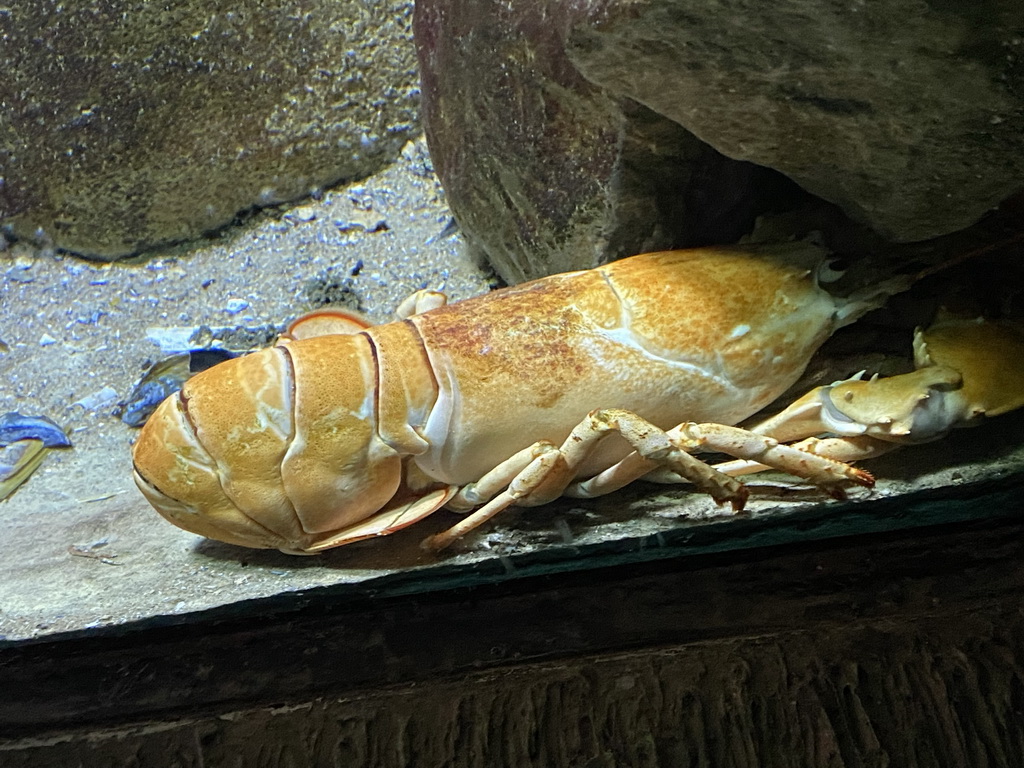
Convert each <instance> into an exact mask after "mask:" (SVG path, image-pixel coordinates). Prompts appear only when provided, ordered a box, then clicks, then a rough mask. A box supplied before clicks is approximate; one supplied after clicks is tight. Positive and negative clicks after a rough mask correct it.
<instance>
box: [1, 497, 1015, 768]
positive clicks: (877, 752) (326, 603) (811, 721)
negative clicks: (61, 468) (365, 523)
mask: <svg viewBox="0 0 1024 768" xmlns="http://www.w3.org/2000/svg"><path fill="white" fill-rule="evenodd" d="M979 498H982V499H984V498H986V496H985V494H984V493H982V494H980V496H979ZM987 498H988V499H990V501H989V503H990V504H992V503H993V502H992V501H991V499H992V498H993V497H991V496H989V497H987ZM944 503H946V502H937V501H933V502H932V505H942V504H944ZM950 503H956V502H955V501H951V502H950ZM928 508H929V505H927V504H917V505H913V504H912V505H905V506H904V507H903V508H902V512H901V514H904V515H908V516H921V515H927V514H928ZM894 514H896V513H895V512H894ZM1022 533H1024V523H1022V522H1021V521H1020V519H1019V518H1015V519H1007V520H988V521H985V522H984V523H981V524H979V523H974V524H970V525H956V526H949V525H946V526H941V527H933V528H926V529H917V530H914V531H902V532H897V533H893V534H889V535H885V536H871V537H864V536H861V537H853V538H842V539H837V540H833V541H831V542H829V541H819V542H815V543H813V544H804V545H800V546H788V547H770V548H766V549H763V550H757V551H751V552H747V553H743V552H739V551H730V552H728V553H722V554H720V555H712V556H705V557H691V558H681V559H677V560H676V559H674V560H671V561H665V562H663V563H648V564H646V565H644V566H639V567H637V566H623V567H613V568H607V569H596V570H591V571H581V572H578V573H576V574H571V575H570V574H562V575H561V576H555V575H549V576H546V577H543V578H538V579H521V580H519V581H514V582H509V583H506V584H504V585H501V586H496V587H495V586H492V587H480V588H477V589H472V588H471V589H455V590H446V591H441V592H434V593H429V594H418V595H416V594H414V595H396V596H393V597H390V598H389V597H387V596H385V595H384V594H379V595H374V596H372V597H371V598H368V599H358V600H348V601H345V600H339V599H338V597H337V595H332V594H328V593H322V592H321V593H320V594H317V593H316V592H317V591H316V590H311V591H310V592H308V593H304V594H301V595H297V596H296V597H297V600H298V603H299V605H297V606H295V605H292V602H293V601H291V600H288V601H287V602H286V603H285V604H282V605H279V606H278V607H279V609H280V610H278V611H274V610H270V608H269V606H266V605H264V606H263V607H262V608H260V607H259V606H258V604H257V603H256V601H253V602H251V603H249V604H244V603H242V604H239V605H237V606H234V608H233V609H232V610H231V611H227V612H221V613H220V614H219V619H218V617H217V615H212V614H211V615H207V616H202V615H198V616H195V617H193V618H192V619H191V620H190V621H188V622H187V623H184V624H177V625H174V624H167V623H154V624H150V625H149V626H148V627H140V628H138V629H136V630H135V631H131V630H128V631H114V632H101V633H97V634H93V633H79V634H77V635H69V636H65V637H63V638H60V637H58V638H53V639H52V640H49V641H45V642H42V643H37V642H29V643H14V644H4V643H0V690H2V691H3V694H2V695H0V765H3V766H4V768H33V767H35V766H40V767H42V766H53V765H78V766H148V765H158V766H167V765H175V766H197V767H198V766H204V767H205V768H212V767H214V766H253V767H254V768H264V767H266V768H271V767H273V768H279V767H280V768H284V767H285V766H287V767H289V768H299V767H301V766H362V765H366V766H375V767H378V768H387V767H388V766H501V767H502V768H504V767H505V766H527V765H543V766H559V767H561V766H579V767H581V768H584V767H586V768H605V767H607V768H613V767H615V768H618V767H620V766H647V767H649V768H656V767H660V768H680V767H682V766H686V767H688V768H728V767H730V766H736V767H737V768H739V767H741V766H742V767H744V768H746V767H747V766H749V767H750V768H754V767H756V768H775V767H778V768H803V767H804V766H806V767H807V768H820V766H830V767H831V768H846V767H851V768H852V767H853V766H858V767H861V766H873V767H874V766H877V767H878V768H883V767H884V766H914V767H915V768H930V767H932V766H957V767H961V766H962V767H963V768H977V767H978V766H996V767H1002V766H1005V767H1006V768H1010V767H1011V766H1019V765H1020V764H1021V755H1024V718H1022V717H1021V712H1022V711H1024V614H1022V612H1021V610H1020V594H1021V590H1022V584H1024V568H1021V565H1022V564H1024V535H1022ZM384 591H386V590H384ZM288 605H292V607H291V608H288V607H287V606H288Z"/></svg>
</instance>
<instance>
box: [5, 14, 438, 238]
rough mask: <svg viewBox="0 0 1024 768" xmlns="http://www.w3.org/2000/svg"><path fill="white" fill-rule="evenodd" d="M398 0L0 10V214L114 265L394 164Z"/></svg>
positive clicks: (410, 85)
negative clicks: (140, 252) (262, 207)
mask: <svg viewBox="0 0 1024 768" xmlns="http://www.w3.org/2000/svg"><path fill="white" fill-rule="evenodd" d="M411 15H412V9H411V7H410V4H409V3H408V2H406V0H388V2H385V3H373V4H369V5H368V4H366V3H361V2H356V0H341V1H340V2H313V3H306V4H303V5H301V6H297V5H295V4H294V3H287V2H279V0H271V2H249V1H247V0H243V2H235V3H230V4H225V3H221V2H213V3H210V2H190V3H175V4H172V5H167V4H164V3H145V2H137V1H135V0H114V1H113V2H106V3H99V4H92V5H82V4H70V5H68V4H63V3H57V2H55V1H53V0H40V1H39V2H32V3H21V4H18V5H17V6H13V7H11V8H9V9H3V10H0V33H2V34H0V40H2V41H3V45H2V46H0V71H2V72H3V77H2V78H0V105H2V108H0V177H2V178H0V221H2V222H3V223H4V224H6V225H7V226H9V227H10V228H11V230H12V231H13V232H14V233H16V234H18V235H20V236H24V237H39V238H41V239H43V240H44V241H48V242H52V243H53V244H54V245H56V246H57V247H60V248H65V249H68V250H71V251H74V252H78V253H82V254H86V255H92V256H96V257H101V258H116V257H118V256H121V255H125V254H129V253H132V252H135V251H138V250H140V249H144V248H146V247H149V246H152V245H155V244H159V243H163V242H168V241H176V240H183V239H187V238H194V237H196V236H198V235H200V234H202V233H203V232H206V231H209V230H212V229H216V228H218V227H221V226H223V225H224V224H227V223H229V222H230V221H231V220H232V219H233V218H234V217H235V216H236V215H237V214H238V212H239V211H242V210H245V209H247V208H250V207H252V206H255V205H261V204H262V205H265V204H271V203H275V202H280V201H284V200H290V199H295V198H297V197H301V196H304V195H307V194H309V193H310V191H311V190H315V189H318V188H321V187H323V186H324V185H327V184H330V183H333V182H337V181H339V180H342V179H347V178H354V177H361V176H365V175H367V174H369V173H371V172H373V171H374V170H376V169H378V168H379V167H381V166H382V165H383V164H384V163H385V162H387V161H389V160H391V159H393V158H394V157H395V156H396V155H397V153H398V151H399V150H400V149H401V147H402V145H403V144H404V143H405V141H407V140H408V139H409V138H410V136H411V134H412V133H413V132H414V131H415V129H416V127H417V123H418V85H417V75H416V63H415V52H414V49H413V45H412V41H411V36H412V32H411Z"/></svg>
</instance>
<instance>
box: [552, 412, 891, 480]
mask: <svg viewBox="0 0 1024 768" xmlns="http://www.w3.org/2000/svg"><path fill="white" fill-rule="evenodd" d="M667 435H668V437H669V439H671V440H672V442H673V443H675V444H676V445H678V446H679V447H681V448H683V449H684V450H686V451H693V452H700V451H714V452H720V453H728V454H730V455H732V456H737V457H742V458H740V459H739V460H738V461H735V462H727V463H725V464H716V465H715V466H714V467H712V469H714V470H715V471H717V472H721V473H722V474H726V475H729V476H734V475H740V474H746V473H747V472H760V471H763V470H765V469H778V470H781V471H783V472H787V473H789V474H791V475H796V476H797V477H802V478H805V479H807V480H809V481H811V482H812V483H814V484H815V485H817V486H819V487H821V488H824V489H825V490H826V491H828V492H829V494H831V495H832V496H834V497H836V498H842V497H843V495H844V494H843V487H844V486H846V485H849V484H851V483H855V484H858V485H863V486H866V487H871V486H872V485H874V478H872V476H871V475H870V474H869V473H868V472H865V471H864V470H861V469H857V468H856V467H851V466H848V465H847V464H846V463H845V461H854V460H857V459H861V458H865V456H864V455H863V450H862V451H861V452H857V451H854V450H850V451H848V452H847V453H845V454H844V453H843V452H842V451H839V450H838V449H837V448H836V447H835V446H833V445H832V444H831V442H832V441H819V442H822V443H828V444H827V445H824V446H822V450H813V449H812V448H811V446H810V445H809V444H810V441H805V443H801V444H798V445H783V444H780V443H779V442H778V441H777V440H775V439H774V438H772V437H768V436H765V435H761V434H758V433H756V432H754V431H752V430H746V429H741V428H740V427H729V426H725V425H722V424H693V423H688V424H680V425H679V426H678V427H675V428H674V429H671V430H669V431H668V433H667ZM835 442H845V441H843V440H837V441H835ZM873 442H880V441H873ZM854 445H855V441H852V440H851V448H852V447H853V446H854ZM866 449H867V446H865V447H864V450H866ZM871 455H877V453H875V454H871ZM747 468H749V469H747ZM737 470H738V471H737ZM744 470H746V471H744ZM641 477H643V478H644V479H649V480H653V481H655V482H679V477H678V475H675V474H673V473H670V472H666V471H665V469H664V467H658V466H657V465H656V464H655V463H653V462H651V461H649V460H648V459H646V458H644V457H643V456H641V455H640V454H639V453H631V454H630V455H629V456H627V457H626V458H624V459H623V460H622V461H620V462H618V463H617V464H615V465H613V466H611V467H609V468H608V469H606V470H605V471H604V472H601V473H600V474H598V475H595V476H594V477H592V478H590V479H588V480H584V481H581V482H579V483H575V484H574V485H571V486H569V488H567V489H566V495H567V496H573V497H576V498H590V497H593V496H601V495H603V494H606V493H611V492H612V491H617V490H618V489H619V488H622V487H623V486H626V485H628V484H629V483H631V482H633V481H634V480H638V479H639V478H641Z"/></svg>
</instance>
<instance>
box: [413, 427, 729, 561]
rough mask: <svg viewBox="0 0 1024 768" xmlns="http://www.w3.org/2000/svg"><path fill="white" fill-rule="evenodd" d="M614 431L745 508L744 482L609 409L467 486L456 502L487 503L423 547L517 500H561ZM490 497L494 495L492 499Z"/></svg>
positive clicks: (442, 542) (441, 543) (440, 544)
mask: <svg viewBox="0 0 1024 768" xmlns="http://www.w3.org/2000/svg"><path fill="white" fill-rule="evenodd" d="M612 432H618V433H619V434H620V435H621V436H622V437H623V438H624V439H625V440H627V441H628V442H629V443H630V445H632V446H633V448H634V450H635V452H636V455H639V456H642V457H644V459H645V460H646V461H648V462H650V463H651V466H658V465H661V466H665V467H668V468H670V469H671V470H672V471H674V472H677V473H679V474H680V475H682V476H683V477H685V478H686V479H687V480H689V481H690V482H692V483H693V484H695V485H696V486H697V487H698V488H700V489H701V490H702V491H705V492H706V493H708V494H710V495H711V497H712V498H714V500H715V501H716V502H717V503H719V504H722V503H725V502H729V503H731V504H732V506H733V508H734V509H735V510H737V511H738V510H741V509H742V508H743V504H744V503H745V502H746V499H747V490H746V488H744V487H743V485H742V483H740V482H739V481H737V480H734V479H732V478H730V477H727V476H726V475H723V474H722V473H720V472H717V471H715V470H714V469H712V468H711V467H710V466H708V465H707V464H705V463H704V462H702V461H700V460H699V459H696V458H694V457H693V456H691V455H690V454H689V453H687V451H686V450H685V449H684V448H681V447H679V446H678V445H676V444H675V441H673V440H672V439H670V436H669V434H668V433H666V432H665V431H664V430H662V429H659V428H658V427H656V426H654V425H653V424H651V423H650V422H648V421H646V420H645V419H642V418H641V417H639V416H637V415H636V414H635V413H631V412H630V411H622V410H617V409H607V410H599V411H592V412H591V413H590V414H588V415H587V417H586V418H585V419H584V420H583V421H582V422H581V423H580V424H579V425H578V426H577V427H576V428H575V429H574V430H573V431H572V432H571V433H570V435H569V437H568V438H566V440H565V442H564V443H562V445H561V447H559V448H556V447H555V446H554V445H553V444H552V443H549V442H543V441H542V442H538V443H535V444H534V445H532V446H530V447H529V448H527V449H525V450H523V451H520V452H519V453H517V454H516V455H515V456H513V457H512V458H510V459H508V460H507V461H505V462H502V463H501V464H500V465H498V466H497V467H495V469H493V470H491V471H490V472H488V473H487V474H486V475H484V476H483V477H482V478H481V479H480V480H479V481H477V482H476V483H471V484H470V485H468V486H466V487H464V488H463V489H462V491H460V492H459V494H458V495H457V496H456V497H455V499H454V504H453V505H452V506H455V507H456V508H458V507H460V506H461V507H463V508H465V507H467V506H472V505H473V504H474V503H480V502H483V501H486V502H487V503H485V504H484V506H482V507H481V508H480V509H478V510H477V511H476V512H474V513H473V514H471V515H469V516H467V517H466V518H464V519H463V520H461V521H460V522H459V523H458V524H456V525H454V526H452V527H451V528H449V529H448V530H447V531H442V532H441V533H438V534H435V535H434V536H431V537H430V538H428V539H426V540H425V541H424V542H423V547H424V548H425V549H431V550H434V551H437V550H441V549H444V548H445V547H447V546H448V545H449V544H451V543H452V542H453V541H455V540H456V539H458V538H460V537H462V536H464V535H466V534H467V533H469V532H470V531H472V530H473V529H474V528H477V527H479V526H480V525H482V524H483V523H485V522H487V521H488V520H490V519H491V518H492V517H494V516H495V515H496V514H498V513H499V512H501V511H502V510H504V509H506V508H508V507H510V506H512V505H513V504H519V505H522V506H538V505H541V504H546V503H548V502H549V501H552V500H553V499H556V498H558V497H559V496H561V495H562V494H563V493H564V492H565V489H566V488H567V487H568V486H569V485H570V484H571V483H572V481H573V479H574V478H575V477H576V474H577V471H578V469H579V467H580V466H581V465H582V463H583V462H584V461H585V460H586V458H587V457H588V456H589V455H590V454H591V452H593V450H594V448H595V447H596V446H597V444H598V443H599V442H600V441H601V440H602V439H603V438H604V437H606V436H607V435H609V434H610V433H612ZM500 489H504V490H500ZM489 495H492V497H491V498H489V499H488V496H489Z"/></svg>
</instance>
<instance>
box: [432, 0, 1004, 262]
mask: <svg viewBox="0 0 1024 768" xmlns="http://www.w3.org/2000/svg"><path fill="white" fill-rule="evenodd" d="M972 9H973V10H969V11H963V12H959V15H958V13H957V12H954V11H953V10H951V9H944V7H941V8H940V7H938V6H932V7H927V6H920V7H919V6H913V7H908V6H901V5H899V4H897V3H895V2H894V1H893V0H886V2H885V3H884V4H883V5H879V4H873V5H870V6H868V5H852V6H849V7H846V6H844V7H843V8H842V9H838V8H832V7H831V6H823V5H822V4H821V3H812V2H808V0H785V2H784V3H783V4H782V5H779V4H778V3H775V4H768V5H765V4H761V5H757V4H754V3H751V2H737V3H730V4H719V3H712V4H695V5H694V4H687V5H683V4H680V3H678V2H673V1H672V0H636V1H633V0H631V2H628V3H627V2H615V0H585V1H584V2H572V3H570V2H551V3H544V4H538V3H509V4H504V5H499V4H478V3H473V2H470V1H469V0H421V1H420V2H418V3H417V8H416V22H415V24H416V36H417V47H418V53H419V57H420V67H421V72H422V78H423V97H424V102H423V115H424V123H425V129H426V133H427V138H428V141H429V143H430V147H431V151H432V154H433V159H434V164H435V168H436V170H437V173H438V176H439V177H440V179H441V181H442V183H443V184H444V186H445V191H446V194H447V196H448V201H449V203H450V205H451V207H452V210H453V212H454V213H455V215H456V218H457V219H458V222H459V225H460V227H461V228H462V230H463V231H464V232H465V233H466V235H467V237H468V238H469V240H470V241H471V242H472V243H474V244H476V245H477V246H479V247H480V248H481V249H482V250H483V251H484V252H485V253H486V254H487V256H488V257H489V259H490V260H491V262H492V263H493V264H494V266H495V268H496V269H497V271H498V272H499V273H500V274H501V275H502V277H504V278H505V279H506V280H510V281H517V280H521V279H523V278H524V277H533V276H537V275H538V274H542V273H548V272H554V271H560V270H564V269H574V268H585V267H590V266H593V265H594V264H596V263H600V262H602V261H606V260H608V259H610V258H615V257H618V256H622V255H626V254H628V253H633V252H638V251H641V250H650V249H654V248H661V247H670V246H673V247H680V246H689V245H700V244H704V243H707V242H724V241H729V240H735V239H736V238H738V237H739V236H740V235H742V234H743V233H744V232H745V231H747V230H748V229H749V228H750V226H751V224H752V221H753V219H754V217H755V216H756V215H757V214H758V213H761V212H765V211H768V210H773V209H779V208H783V209H784V208H786V207H789V205H790V203H791V201H792V200H796V199H799V198H800V194H801V193H800V191H799V190H796V189H794V187H793V186H791V183H790V182H788V179H793V180H795V181H796V182H798V183H799V184H800V186H801V187H802V188H803V190H806V192H810V193H813V194H814V195H817V196H819V197H821V198H823V199H824V200H826V201H830V202H832V203H835V204H836V205H838V206H839V207H840V208H842V210H843V211H844V212H845V213H846V214H848V215H849V216H851V217H853V218H854V219H855V220H857V221H859V222H862V223H864V224H867V225H868V226H870V227H873V228H874V229H875V230H877V231H878V232H879V233H880V234H882V235H883V236H885V237H887V238H889V239H893V240H903V241H913V240H919V239H924V238H930V237H933V236H937V235H941V234H945V233H948V232H951V231H956V230H958V229H961V228H963V227H966V226H968V225H970V224H971V223H973V222H974V221H976V220H977V219H978V218H979V217H981V216H982V215H983V214H984V213H985V212H986V211H988V210H989V209H990V208H992V207H993V206H994V205H996V204H997V203H998V202H999V201H1001V200H1002V199H1004V198H1005V197H1007V196H1009V195H1010V194H1012V193H1013V192H1014V191H1015V190H1017V189H1019V188H1021V186H1022V185H1021V182H1020V178H1021V172H1022V171H1024V153H1022V152H1021V150H1022V148H1024V147H1022V145H1024V130H1022V128H1024V125H1022V117H1021V114H1022V113H1021V100H1020V99H1019V98H1017V97H1014V95H1013V94H1014V93H1021V92H1024V82H1022V79H1024V68H1022V67H1021V65H1020V63H1019V60H1018V58H1019V53H1018V51H1019V49H1020V46H1021V30H1020V29H1019V28H1016V29H1015V28H1014V27H1013V24H1014V23H1016V24H1017V25H1018V27H1019V26H1020V25H1019V22H1014V21H1013V20H1014V19H1016V18H1018V16H1017V15H1015V14H1014V13H1013V8H1012V7H1011V3H1010V2H1009V0H987V2H985V3H984V5H983V7H981V8H977V7H975V6H972ZM698 137H699V138H698Z"/></svg>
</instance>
